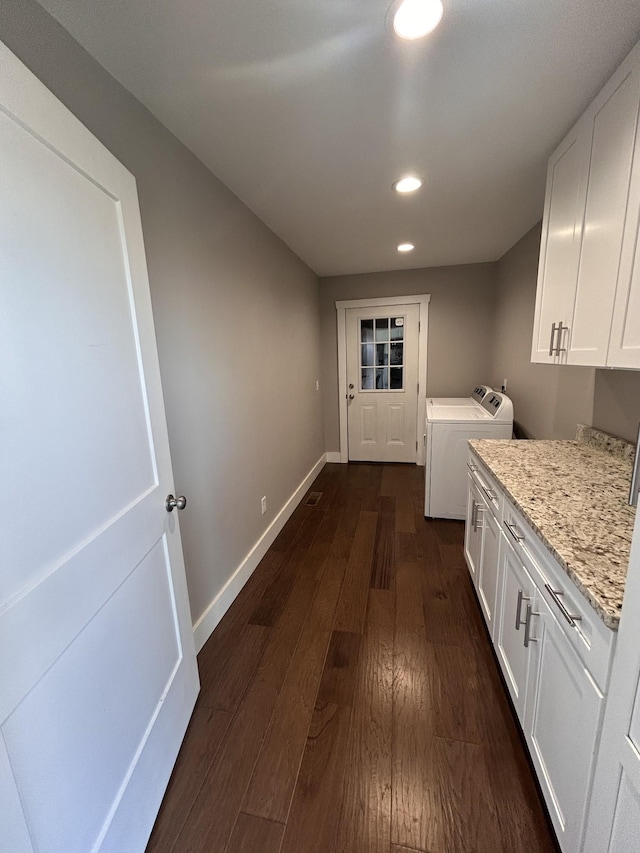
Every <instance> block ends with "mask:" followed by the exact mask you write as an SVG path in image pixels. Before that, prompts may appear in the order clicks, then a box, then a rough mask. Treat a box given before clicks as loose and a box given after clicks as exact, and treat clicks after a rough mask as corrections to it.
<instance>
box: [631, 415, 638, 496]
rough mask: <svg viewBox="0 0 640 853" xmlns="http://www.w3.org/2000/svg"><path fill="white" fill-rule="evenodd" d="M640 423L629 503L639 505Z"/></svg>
mask: <svg viewBox="0 0 640 853" xmlns="http://www.w3.org/2000/svg"><path fill="white" fill-rule="evenodd" d="M639 459H640V424H638V437H637V438H636V458H635V460H634V463H633V474H632V475H631V488H630V489H629V505H630V506H638V492H640V473H638V471H639V469H640V462H638V460H639Z"/></svg>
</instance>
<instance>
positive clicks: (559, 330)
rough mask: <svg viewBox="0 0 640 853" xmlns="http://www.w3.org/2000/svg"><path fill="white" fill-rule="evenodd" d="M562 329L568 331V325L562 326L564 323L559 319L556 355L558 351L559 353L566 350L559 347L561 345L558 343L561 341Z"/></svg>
mask: <svg viewBox="0 0 640 853" xmlns="http://www.w3.org/2000/svg"><path fill="white" fill-rule="evenodd" d="M564 331H567V332H568V331H569V327H568V326H564V325H563V324H562V320H560V322H559V323H558V343H557V344H556V355H560V353H561V352H566V351H567V350H566V348H565V347H561V346H560V344H561V343H562V333H563V332H564Z"/></svg>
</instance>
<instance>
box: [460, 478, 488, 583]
mask: <svg viewBox="0 0 640 853" xmlns="http://www.w3.org/2000/svg"><path fill="white" fill-rule="evenodd" d="M486 509H487V507H486V504H485V502H484V501H483V499H482V495H481V494H480V488H479V486H478V485H477V484H476V482H475V481H474V480H473V479H472V477H471V476H469V495H468V498H467V520H466V523H465V527H464V556H465V559H466V561H467V566H468V567H469V572H470V574H471V579H472V580H473V585H474V586H475V587H476V588H477V586H478V576H479V574H480V561H481V560H482V533H483V528H482V516H483V515H484V513H485V512H486Z"/></svg>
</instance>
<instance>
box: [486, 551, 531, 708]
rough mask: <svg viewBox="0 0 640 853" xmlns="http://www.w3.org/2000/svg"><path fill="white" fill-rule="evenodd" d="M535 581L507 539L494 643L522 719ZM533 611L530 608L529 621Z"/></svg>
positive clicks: (501, 558) (501, 566)
mask: <svg viewBox="0 0 640 853" xmlns="http://www.w3.org/2000/svg"><path fill="white" fill-rule="evenodd" d="M535 589H536V588H535V584H534V583H533V581H532V580H531V577H530V576H529V573H528V572H527V570H526V569H525V567H524V566H523V565H522V562H521V560H519V559H518V557H517V556H516V555H515V553H514V551H513V549H512V547H511V545H509V543H508V542H507V540H506V539H504V541H503V542H502V552H501V555H500V594H499V600H498V613H499V616H498V620H497V628H496V632H495V635H494V644H495V650H496V654H497V656H498V662H499V663H500V667H501V668H502V673H503V675H504V679H505V681H506V683H507V687H508V689H509V693H510V694H511V701H512V702H513V706H514V708H515V709H516V713H517V715H518V718H519V720H520V721H521V722H522V721H523V720H524V716H525V702H526V698H527V695H526V694H527V686H528V684H529V664H530V660H531V655H530V646H529V645H525V643H524V625H525V619H526V618H527V606H529V605H530V604H531V603H532V602H533V599H534V595H535ZM530 620H531V615H530V612H529V624H530Z"/></svg>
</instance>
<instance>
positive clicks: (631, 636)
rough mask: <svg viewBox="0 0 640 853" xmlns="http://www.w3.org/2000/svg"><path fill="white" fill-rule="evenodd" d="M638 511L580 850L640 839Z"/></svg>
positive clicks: (621, 852)
mask: <svg viewBox="0 0 640 853" xmlns="http://www.w3.org/2000/svg"><path fill="white" fill-rule="evenodd" d="M639 614H640V513H639V514H638V515H637V516H636V524H635V530H634V535H633V542H632V544H631V557H630V560H629V570H628V573H627V583H626V587H625V593H624V603H623V606H622V614H621V617H620V629H619V632H618V640H617V644H616V650H615V657H614V661H613V670H612V673H611V683H610V686H609V691H608V697H607V704H606V707H605V713H604V723H603V727H602V737H601V739H600V747H599V750H598V757H597V764H596V771H595V778H594V783H593V790H592V793H591V803H590V806H589V818H588V822H587V832H586V836H585V842H584V847H583V850H584V853H629V851H631V850H637V849H638V845H639V841H638V839H640V619H639V618H638V616H639Z"/></svg>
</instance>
